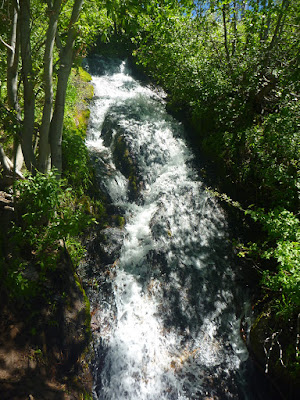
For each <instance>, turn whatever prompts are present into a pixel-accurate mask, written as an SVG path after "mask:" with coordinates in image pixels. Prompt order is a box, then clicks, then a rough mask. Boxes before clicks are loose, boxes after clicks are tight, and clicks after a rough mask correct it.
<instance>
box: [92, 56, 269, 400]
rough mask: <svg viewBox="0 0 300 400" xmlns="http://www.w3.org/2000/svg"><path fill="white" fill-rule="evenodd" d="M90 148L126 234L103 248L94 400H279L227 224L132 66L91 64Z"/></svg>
mask: <svg viewBox="0 0 300 400" xmlns="http://www.w3.org/2000/svg"><path fill="white" fill-rule="evenodd" d="M87 69H88V70H89V72H90V73H91V74H92V76H93V84H94V87H95V98H94V101H93V103H92V105H91V119H90V125H89V129H88V137H87V146H88V148H89V151H90V153H91V157H92V159H93V160H94V163H95V167H96V169H97V173H98V175H99V184H100V185H101V188H102V190H103V191H105V192H106V193H107V196H109V198H110V199H111V201H112V203H113V204H114V207H116V208H117V209H118V211H119V213H121V214H123V215H124V218H125V221H126V223H125V226H124V228H123V229H118V228H107V229H106V230H105V231H103V232H101V237H94V238H93V240H91V243H90V246H89V256H88V261H87V263H86V265H84V275H85V279H86V281H89V282H90V283H91V282H92V283H91V284H90V286H92V289H91V290H90V293H89V295H90V298H91V302H92V309H93V312H92V314H93V318H92V328H93V331H94V346H95V354H96V357H95V360H94V363H93V371H94V398H95V399H97V400H104V399H105V400H113V399H114V400H123V399H129V400H177V399H178V400H188V399H189V400H192V399H203V400H210V399H214V400H221V399H247V400H253V399H264V400H266V399H268V398H272V399H274V398H275V397H274V394H272V395H271V394H270V393H269V392H268V388H267V385H266V384H265V383H266V382H265V381H264V378H263V377H262V376H261V375H259V374H257V372H256V370H255V367H254V366H253V364H252V362H251V360H250V358H249V354H248V351H247V348H246V346H245V344H244V342H243V340H242V338H241V335H240V324H241V319H242V318H244V319H246V320H247V318H250V312H249V305H248V299H247V293H246V292H245V290H244V289H245V288H244V287H239V285H238V284H237V280H236V276H235V268H234V263H233V260H232V258H231V251H230V246H229V233H228V222H227V220H226V216H225V214H224V212H223V211H222V209H221V208H220V206H219V204H218V202H217V201H216V199H215V198H213V197H212V196H211V195H209V194H208V193H207V192H206V191H205V189H204V185H203V181H202V179H201V176H199V172H198V171H197V168H195V163H194V157H193V153H192V151H191V150H190V149H189V147H188V145H187V144H186V142H185V140H184V136H185V135H184V130H183V127H182V125H181V124H180V123H179V122H178V121H176V120H175V119H174V118H173V117H172V116H170V115H169V114H168V113H167V112H166V109H165V102H164V98H163V97H164V96H163V93H159V92H158V91H157V90H153V89H151V88H150V87H149V86H147V85H145V84H143V83H142V82H140V81H139V80H138V79H135V78H134V77H133V76H132V75H131V74H130V71H129V70H128V68H127V66H126V62H125V61H121V60H104V59H102V58H101V57H97V56H95V57H93V58H91V59H90V60H89V61H88V64H87Z"/></svg>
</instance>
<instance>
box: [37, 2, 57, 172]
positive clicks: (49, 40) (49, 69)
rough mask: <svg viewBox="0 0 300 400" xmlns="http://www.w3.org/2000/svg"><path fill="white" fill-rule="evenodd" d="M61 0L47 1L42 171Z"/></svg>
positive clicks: (47, 148) (43, 169)
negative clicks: (47, 24)
mask: <svg viewBox="0 0 300 400" xmlns="http://www.w3.org/2000/svg"><path fill="white" fill-rule="evenodd" d="M61 2H62V0H54V3H53V6H52V1H48V12H49V14H50V19H49V26H48V30H47V37H46V44H45V53H44V88H45V98H44V108H43V117H42V125H41V128H40V142H39V159H38V166H39V170H40V171H41V172H43V173H46V172H48V171H49V168H50V143H49V130H50V122H51V118H52V111H53V81H52V75H53V48H54V43H55V36H56V32H57V24H58V17H59V13H60V8H61Z"/></svg>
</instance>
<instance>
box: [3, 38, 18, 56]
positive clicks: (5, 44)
mask: <svg viewBox="0 0 300 400" xmlns="http://www.w3.org/2000/svg"><path fill="white" fill-rule="evenodd" d="M0 42H1V43H2V44H3V45H4V46H5V47H6V48H7V49H8V50H10V51H11V52H12V53H13V54H14V52H15V50H14V48H13V47H11V46H10V45H9V44H8V43H6V42H5V41H4V40H3V39H2V37H1V36H0Z"/></svg>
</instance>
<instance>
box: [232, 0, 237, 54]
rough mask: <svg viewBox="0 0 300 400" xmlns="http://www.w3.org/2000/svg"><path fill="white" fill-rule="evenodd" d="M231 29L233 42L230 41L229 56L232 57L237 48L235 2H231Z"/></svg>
mask: <svg viewBox="0 0 300 400" xmlns="http://www.w3.org/2000/svg"><path fill="white" fill-rule="evenodd" d="M232 29H233V40H232V51H231V54H232V55H233V56H234V54H235V51H236V46H237V4H236V0H234V2H233V17H232Z"/></svg>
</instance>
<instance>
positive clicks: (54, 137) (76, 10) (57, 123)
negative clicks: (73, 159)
mask: <svg viewBox="0 0 300 400" xmlns="http://www.w3.org/2000/svg"><path fill="white" fill-rule="evenodd" d="M82 4H83V0H75V2H74V6H73V11H72V16H71V19H70V23H69V30H68V36H67V41H66V44H65V46H64V47H63V48H62V49H61V52H60V68H59V71H58V81H57V91H56V98H55V109H54V113H53V117H52V121H51V126H50V146H51V161H52V167H54V168H56V169H57V171H58V177H60V175H61V171H62V131H63V121H64V111H65V100H66V91H67V85H68V79H69V75H70V72H71V68H72V62H73V56H74V54H73V53H74V51H73V50H74V42H75V38H76V36H77V31H76V28H75V26H74V24H75V23H76V22H77V20H78V18H79V14H80V11H81V7H82Z"/></svg>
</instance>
